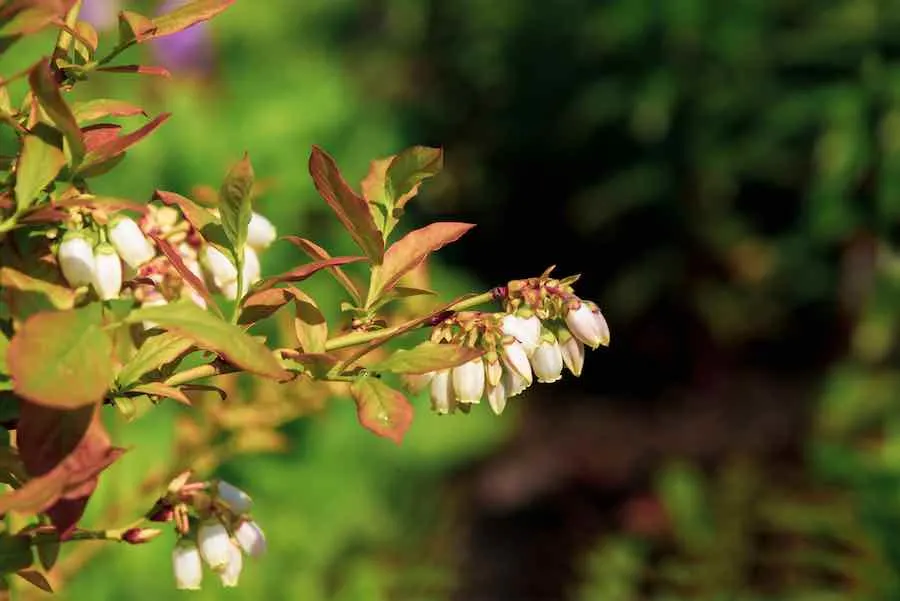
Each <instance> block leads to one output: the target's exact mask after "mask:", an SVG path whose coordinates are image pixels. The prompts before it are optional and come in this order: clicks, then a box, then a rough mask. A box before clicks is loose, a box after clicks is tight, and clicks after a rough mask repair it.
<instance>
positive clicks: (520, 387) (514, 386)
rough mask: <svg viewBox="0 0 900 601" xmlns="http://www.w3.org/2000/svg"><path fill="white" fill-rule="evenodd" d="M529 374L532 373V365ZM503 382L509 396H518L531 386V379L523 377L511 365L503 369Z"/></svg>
mask: <svg viewBox="0 0 900 601" xmlns="http://www.w3.org/2000/svg"><path fill="white" fill-rule="evenodd" d="M528 375H529V376H530V375H531V367H529V368H528ZM501 382H502V383H503V390H504V391H505V393H506V396H507V397H514V396H518V395H520V394H522V392H524V391H525V389H526V388H528V387H529V386H531V380H530V379H528V380H526V379H525V378H523V377H522V374H520V373H519V372H518V371H516V370H515V369H510V368H509V367H507V368H506V369H504V370H503V378H502V379H501Z"/></svg>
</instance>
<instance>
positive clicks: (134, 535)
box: [122, 528, 162, 545]
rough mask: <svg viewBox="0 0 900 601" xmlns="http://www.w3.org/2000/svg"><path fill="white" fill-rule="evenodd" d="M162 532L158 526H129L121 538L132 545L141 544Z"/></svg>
mask: <svg viewBox="0 0 900 601" xmlns="http://www.w3.org/2000/svg"><path fill="white" fill-rule="evenodd" d="M160 534H162V530H160V529H158V528H129V529H128V530H126V531H125V532H124V533H123V534H122V540H123V541H125V542H126V543H130V544H132V545H141V544H143V543H146V542H149V541H151V540H153V539H154V538H156V537H157V536H159V535H160Z"/></svg>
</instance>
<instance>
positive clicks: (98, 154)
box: [79, 113, 171, 170]
mask: <svg viewBox="0 0 900 601" xmlns="http://www.w3.org/2000/svg"><path fill="white" fill-rule="evenodd" d="M170 116H171V114H170V113H163V114H162V115H159V116H157V117H156V118H155V119H153V120H152V121H150V122H149V123H147V124H146V125H144V126H143V127H141V128H140V129H137V130H135V131H133V132H131V133H129V134H125V135H124V136H117V137H115V138H113V139H111V140H109V141H107V142H105V143H103V144H100V145H98V146H94V147H93V148H92V149H91V150H90V151H89V152H88V153H87V154H86V155H85V157H84V163H83V164H82V165H81V166H80V167H79V170H85V169H90V168H91V167H95V166H97V165H99V164H101V163H104V162H106V161H108V160H109V159H111V158H113V157H115V156H118V155H120V154H122V153H123V152H125V151H126V150H128V148H130V147H132V146H134V145H135V144H137V143H138V142H140V141H141V140H143V139H144V138H146V137H147V136H149V135H150V134H151V133H153V131H154V130H155V129H156V128H157V127H159V126H160V125H162V124H163V123H165V121H166V119H168V118H169V117H170Z"/></svg>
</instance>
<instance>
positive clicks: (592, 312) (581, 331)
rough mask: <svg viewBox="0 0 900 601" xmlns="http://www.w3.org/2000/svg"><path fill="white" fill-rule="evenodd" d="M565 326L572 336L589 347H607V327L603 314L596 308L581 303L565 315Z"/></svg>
mask: <svg viewBox="0 0 900 601" xmlns="http://www.w3.org/2000/svg"><path fill="white" fill-rule="evenodd" d="M566 326H568V328H569V331H571V332H572V335H573V336H575V337H576V338H578V339H579V340H580V341H582V342H583V343H585V344H586V345H588V346H589V347H591V348H593V349H596V348H597V347H598V346H600V345H601V344H602V345H604V346H608V345H609V326H608V325H607V323H606V319H604V318H603V314H602V313H600V310H599V309H597V308H596V307H591V306H590V305H589V304H588V303H586V302H582V303H581V304H579V305H578V308H577V309H569V311H568V312H567V313H566Z"/></svg>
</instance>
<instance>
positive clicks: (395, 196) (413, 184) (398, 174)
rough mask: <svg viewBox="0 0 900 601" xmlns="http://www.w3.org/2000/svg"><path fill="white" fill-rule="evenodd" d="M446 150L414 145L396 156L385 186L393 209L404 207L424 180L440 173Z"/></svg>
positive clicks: (387, 174)
mask: <svg viewBox="0 0 900 601" xmlns="http://www.w3.org/2000/svg"><path fill="white" fill-rule="evenodd" d="M443 167H444V151H443V150H441V149H440V148H429V147H427V146H413V147H412V148H408V149H406V150H404V151H403V152H401V153H400V154H398V155H397V156H396V157H394V160H392V161H391V164H390V166H389V167H388V169H387V173H386V177H385V188H386V191H387V196H388V198H390V199H391V201H392V202H393V207H392V208H393V209H395V210H396V209H402V208H403V207H404V206H405V205H406V203H407V202H409V199H411V198H412V197H414V196H415V195H416V194H417V193H418V191H419V185H420V184H421V183H422V181H423V180H425V179H427V178H429V177H433V176H435V175H437V174H438V173H440V171H441V169H443Z"/></svg>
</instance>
